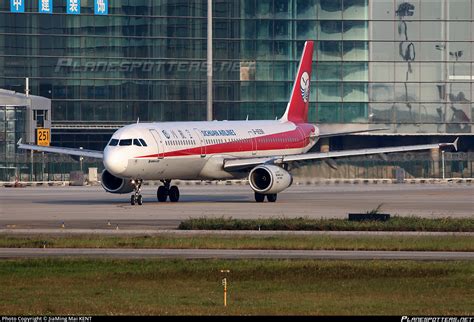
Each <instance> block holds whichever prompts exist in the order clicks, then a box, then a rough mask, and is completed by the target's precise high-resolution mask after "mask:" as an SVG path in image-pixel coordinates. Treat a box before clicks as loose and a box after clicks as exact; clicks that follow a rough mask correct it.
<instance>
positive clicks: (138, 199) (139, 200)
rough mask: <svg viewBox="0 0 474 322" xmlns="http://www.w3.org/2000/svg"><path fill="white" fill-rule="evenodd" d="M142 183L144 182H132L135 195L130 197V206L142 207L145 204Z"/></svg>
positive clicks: (139, 180)
mask: <svg viewBox="0 0 474 322" xmlns="http://www.w3.org/2000/svg"><path fill="white" fill-rule="evenodd" d="M142 182H143V180H142V179H136V180H132V184H133V190H135V192H134V193H133V195H132V196H131V197H130V204H131V205H132V206H135V204H138V205H140V206H141V205H142V204H143V197H142V195H141V194H140V191H141V187H142Z"/></svg>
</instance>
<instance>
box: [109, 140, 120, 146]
mask: <svg viewBox="0 0 474 322" xmlns="http://www.w3.org/2000/svg"><path fill="white" fill-rule="evenodd" d="M118 143H119V140H117V139H112V140H110V142H109V145H110V146H117V144H118Z"/></svg>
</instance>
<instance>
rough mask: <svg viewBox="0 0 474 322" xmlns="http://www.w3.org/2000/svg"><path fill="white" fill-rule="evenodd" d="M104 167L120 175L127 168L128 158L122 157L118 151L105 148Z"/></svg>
mask: <svg viewBox="0 0 474 322" xmlns="http://www.w3.org/2000/svg"><path fill="white" fill-rule="evenodd" d="M103 162H104V167H105V168H106V169H107V171H109V172H110V173H112V174H114V175H117V176H118V175H120V174H121V173H123V172H125V170H126V169H127V164H128V160H127V159H126V158H124V156H123V154H122V153H120V151H113V150H112V151H111V149H110V148H107V149H106V150H105V151H104V161H103Z"/></svg>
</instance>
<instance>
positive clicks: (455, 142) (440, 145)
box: [438, 137, 459, 151]
mask: <svg viewBox="0 0 474 322" xmlns="http://www.w3.org/2000/svg"><path fill="white" fill-rule="evenodd" d="M458 141H459V137H458V138H456V140H454V142H453V143H440V144H439V145H438V146H439V147H440V148H443V147H446V146H452V147H454V149H455V150H456V151H457V150H458Z"/></svg>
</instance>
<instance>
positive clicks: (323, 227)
mask: <svg viewBox="0 0 474 322" xmlns="http://www.w3.org/2000/svg"><path fill="white" fill-rule="evenodd" d="M374 212H376V210H374ZM473 214H474V213H473ZM179 229H183V230H189V229H194V230H196V229H200V230H316V231H451V232H454V231H457V232H462V231H464V232H474V217H473V218H450V217H446V218H422V217H414V216H413V217H399V216H393V217H391V218H390V219H389V220H387V221H349V220H347V219H327V218H321V219H311V218H306V217H299V218H286V217H283V218H273V217H272V218H261V219H236V218H232V217H220V218H207V217H201V218H191V219H188V220H184V221H182V222H181V223H180V225H179Z"/></svg>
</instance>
